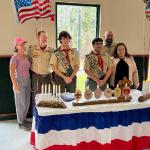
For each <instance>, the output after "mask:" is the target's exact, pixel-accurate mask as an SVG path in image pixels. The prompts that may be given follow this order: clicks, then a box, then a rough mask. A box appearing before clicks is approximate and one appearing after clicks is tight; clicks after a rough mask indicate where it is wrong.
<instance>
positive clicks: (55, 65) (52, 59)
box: [50, 53, 72, 84]
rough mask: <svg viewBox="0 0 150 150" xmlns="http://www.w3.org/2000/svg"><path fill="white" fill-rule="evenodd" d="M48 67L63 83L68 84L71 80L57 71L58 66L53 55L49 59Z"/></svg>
mask: <svg viewBox="0 0 150 150" xmlns="http://www.w3.org/2000/svg"><path fill="white" fill-rule="evenodd" d="M50 65H51V67H52V70H53V71H54V72H55V73H56V74H57V75H58V76H60V77H61V78H63V79H64V81H65V82H66V84H69V83H70V82H71V81H72V79H71V78H70V77H67V76H65V75H64V74H63V73H62V72H61V71H60V70H59V69H58V64H57V58H56V56H55V54H54V53H53V54H52V56H51V59H50Z"/></svg>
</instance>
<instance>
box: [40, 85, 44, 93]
mask: <svg viewBox="0 0 150 150" xmlns="http://www.w3.org/2000/svg"><path fill="white" fill-rule="evenodd" d="M41 93H42V94H43V93H44V85H43V84H42V86H41Z"/></svg>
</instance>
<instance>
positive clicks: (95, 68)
mask: <svg viewBox="0 0 150 150" xmlns="http://www.w3.org/2000/svg"><path fill="white" fill-rule="evenodd" d="M86 58H87V59H88V61H89V62H90V66H91V67H90V68H91V71H92V72H93V73H94V75H95V76H96V77H97V78H98V79H99V80H102V79H103V78H104V76H105V73H104V72H103V70H102V69H101V68H100V67H99V65H98V63H97V61H96V58H95V55H94V54H88V55H86Z"/></svg>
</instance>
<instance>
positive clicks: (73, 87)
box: [54, 73, 77, 93]
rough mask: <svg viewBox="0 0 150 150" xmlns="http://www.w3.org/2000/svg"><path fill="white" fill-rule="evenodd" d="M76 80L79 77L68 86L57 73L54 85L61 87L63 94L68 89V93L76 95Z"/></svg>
mask: <svg viewBox="0 0 150 150" xmlns="http://www.w3.org/2000/svg"><path fill="white" fill-rule="evenodd" d="M76 79H77V77H76V76H75V77H74V78H73V79H72V82H71V83H69V84H66V83H65V81H64V79H63V78H61V77H60V76H58V75H57V74H56V73H54V83H55V84H57V85H60V90H61V93H64V92H65V89H66V92H69V93H74V92H75V90H76Z"/></svg>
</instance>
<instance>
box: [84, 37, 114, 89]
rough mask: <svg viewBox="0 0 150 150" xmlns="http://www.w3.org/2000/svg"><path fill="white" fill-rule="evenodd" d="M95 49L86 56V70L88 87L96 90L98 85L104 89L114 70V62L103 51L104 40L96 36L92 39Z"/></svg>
mask: <svg viewBox="0 0 150 150" xmlns="http://www.w3.org/2000/svg"><path fill="white" fill-rule="evenodd" d="M92 45H93V50H92V51H91V52H90V53H89V54H87V55H86V56H85V61H84V70H85V72H86V74H87V80H86V88H87V87H88V88H89V89H90V90H92V91H94V90H95V89H96V88H97V85H98V86H99V87H100V88H101V89H102V90H104V89H105V88H106V81H107V79H108V78H109V76H110V74H111V70H112V64H111V59H110V56H109V54H107V53H106V52H103V53H102V52H101V53H100V51H101V48H102V45H103V40H102V39H101V38H95V39H94V40H93V41H92Z"/></svg>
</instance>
